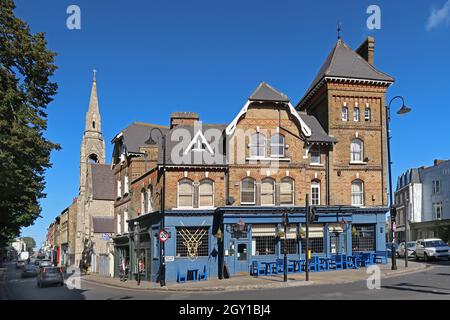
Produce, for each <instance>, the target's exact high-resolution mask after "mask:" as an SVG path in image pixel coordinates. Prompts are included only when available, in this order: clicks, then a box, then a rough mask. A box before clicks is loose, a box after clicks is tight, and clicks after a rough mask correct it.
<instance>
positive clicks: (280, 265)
mask: <svg viewBox="0 0 450 320" xmlns="http://www.w3.org/2000/svg"><path fill="white" fill-rule="evenodd" d="M276 270H277V273H283V272H284V259H277V268H276Z"/></svg>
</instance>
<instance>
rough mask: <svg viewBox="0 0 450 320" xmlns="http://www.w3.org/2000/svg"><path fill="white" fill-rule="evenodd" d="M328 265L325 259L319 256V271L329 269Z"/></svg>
mask: <svg viewBox="0 0 450 320" xmlns="http://www.w3.org/2000/svg"><path fill="white" fill-rule="evenodd" d="M328 270H329V269H328V265H327V262H326V260H325V259H321V258H320V257H317V271H328Z"/></svg>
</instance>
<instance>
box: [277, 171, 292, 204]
mask: <svg viewBox="0 0 450 320" xmlns="http://www.w3.org/2000/svg"><path fill="white" fill-rule="evenodd" d="M287 181H288V182H289V183H290V184H291V193H290V194H291V199H292V203H282V202H281V195H282V193H281V184H282V183H283V182H287ZM279 186H280V192H279V195H278V197H279V199H278V202H279V204H280V206H293V205H295V180H294V179H293V178H291V177H284V178H283V179H281V181H280V183H279Z"/></svg>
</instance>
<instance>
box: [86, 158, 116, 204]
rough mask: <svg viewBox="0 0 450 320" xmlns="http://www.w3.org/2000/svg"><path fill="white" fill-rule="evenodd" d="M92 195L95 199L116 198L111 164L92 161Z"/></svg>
mask: <svg viewBox="0 0 450 320" xmlns="http://www.w3.org/2000/svg"><path fill="white" fill-rule="evenodd" d="M90 166H91V178H92V197H93V199H95V200H114V173H113V171H112V170H111V167H110V165H109V164H98V163H92V164H90Z"/></svg>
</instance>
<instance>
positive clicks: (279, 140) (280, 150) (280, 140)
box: [270, 133, 284, 158]
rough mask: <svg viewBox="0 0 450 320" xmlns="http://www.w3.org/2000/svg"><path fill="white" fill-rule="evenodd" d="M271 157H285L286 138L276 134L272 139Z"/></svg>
mask: <svg viewBox="0 0 450 320" xmlns="http://www.w3.org/2000/svg"><path fill="white" fill-rule="evenodd" d="M270 156H271V157H279V158H281V157H284V136H283V135H281V134H279V133H276V134H274V135H273V136H272V137H271V138H270Z"/></svg>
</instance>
